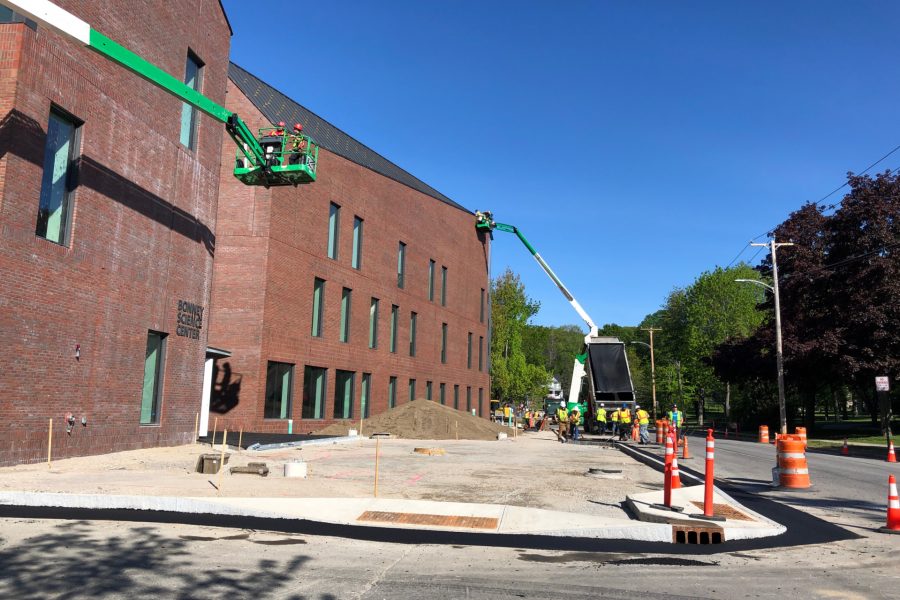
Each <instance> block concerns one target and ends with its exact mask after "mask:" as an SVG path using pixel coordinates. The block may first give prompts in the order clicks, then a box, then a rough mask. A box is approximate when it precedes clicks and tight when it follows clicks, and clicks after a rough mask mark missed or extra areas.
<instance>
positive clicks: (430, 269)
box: [428, 260, 434, 302]
mask: <svg viewBox="0 0 900 600" xmlns="http://www.w3.org/2000/svg"><path fill="white" fill-rule="evenodd" d="M428 300H429V302H431V301H434V261H433V260H429V261H428Z"/></svg>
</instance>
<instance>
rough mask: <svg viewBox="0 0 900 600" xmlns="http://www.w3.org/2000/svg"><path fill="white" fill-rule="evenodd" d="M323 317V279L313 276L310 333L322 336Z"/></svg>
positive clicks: (314, 335)
mask: <svg viewBox="0 0 900 600" xmlns="http://www.w3.org/2000/svg"><path fill="white" fill-rule="evenodd" d="M324 317H325V280H324V279H319V278H318V277H316V278H315V280H314V281H313V311H312V335H313V337H322V330H323V329H324V326H325V323H324Z"/></svg>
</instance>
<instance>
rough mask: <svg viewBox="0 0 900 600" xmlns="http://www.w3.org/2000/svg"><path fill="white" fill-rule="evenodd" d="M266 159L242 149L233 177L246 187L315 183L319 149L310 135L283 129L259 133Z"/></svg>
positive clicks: (274, 128)
mask: <svg viewBox="0 0 900 600" xmlns="http://www.w3.org/2000/svg"><path fill="white" fill-rule="evenodd" d="M259 145H260V146H261V147H262V149H263V153H264V154H263V159H262V160H259V159H258V158H257V157H256V156H255V155H254V154H253V153H252V152H248V151H247V150H248V149H247V148H244V147H243V146H241V147H239V148H238V150H237V154H236V156H235V164H234V176H235V177H237V178H238V179H239V180H240V181H242V182H243V183H245V184H247V185H262V186H265V187H269V186H282V185H293V186H297V185H299V184H301V183H312V182H313V181H315V180H316V166H317V165H318V162H319V146H318V145H317V144H316V143H315V142H314V141H313V140H312V138H310V137H309V136H308V135H304V134H301V133H292V132H289V131H287V130H286V129H285V128H284V127H264V128H262V129H260V130H259Z"/></svg>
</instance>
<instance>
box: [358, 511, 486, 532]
mask: <svg viewBox="0 0 900 600" xmlns="http://www.w3.org/2000/svg"><path fill="white" fill-rule="evenodd" d="M356 520H357V521H370V522H374V523H397V524H402V525H436V526H438V527H465V528H469V529H496V528H497V526H498V524H499V521H500V520H499V519H495V518H493V517H459V516H453V515H427V514H421V513H401V512H385V511H380V510H367V511H366V512H364V513H363V514H361V515H359V517H357V519H356Z"/></svg>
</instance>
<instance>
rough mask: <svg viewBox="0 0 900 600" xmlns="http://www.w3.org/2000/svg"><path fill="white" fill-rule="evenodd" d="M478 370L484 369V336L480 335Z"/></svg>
mask: <svg viewBox="0 0 900 600" xmlns="http://www.w3.org/2000/svg"><path fill="white" fill-rule="evenodd" d="M478 370H479V371H484V336H481V335H479V336H478Z"/></svg>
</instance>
